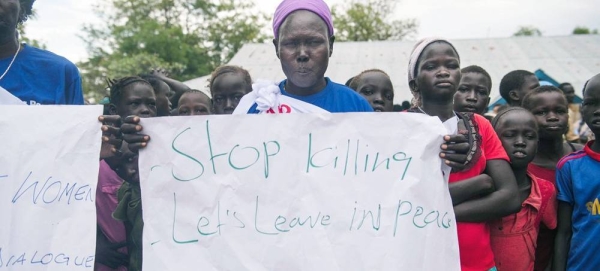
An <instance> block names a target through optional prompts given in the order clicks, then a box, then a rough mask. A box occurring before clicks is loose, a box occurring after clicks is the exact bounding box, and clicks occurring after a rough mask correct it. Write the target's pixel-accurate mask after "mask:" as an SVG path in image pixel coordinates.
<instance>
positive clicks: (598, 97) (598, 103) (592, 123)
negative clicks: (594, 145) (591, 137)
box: [581, 75, 600, 135]
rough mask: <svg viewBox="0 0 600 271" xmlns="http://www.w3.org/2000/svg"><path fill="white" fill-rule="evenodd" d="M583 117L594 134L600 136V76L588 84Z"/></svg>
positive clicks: (582, 108) (582, 107) (582, 111)
mask: <svg viewBox="0 0 600 271" xmlns="http://www.w3.org/2000/svg"><path fill="white" fill-rule="evenodd" d="M581 116H582V118H583V121H585V123H586V124H587V126H588V127H589V128H590V130H591V131H592V132H593V133H594V134H596V135H598V134H600V75H596V76H594V77H593V78H592V79H591V80H590V81H589V82H588V83H587V86H586V88H585V95H584V96H583V105H582V106H581Z"/></svg>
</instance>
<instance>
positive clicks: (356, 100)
mask: <svg viewBox="0 0 600 271" xmlns="http://www.w3.org/2000/svg"><path fill="white" fill-rule="evenodd" d="M328 81H329V83H328V84H329V85H330V86H331V89H332V90H333V92H334V93H335V95H336V96H338V97H339V98H340V100H342V101H341V102H342V103H343V104H344V106H346V107H352V108H348V109H349V111H356V112H372V111H373V108H372V107H371V105H370V104H369V102H367V100H366V99H365V98H364V97H363V96H361V95H360V94H358V93H357V92H356V91H354V90H353V89H351V88H349V87H347V86H345V85H342V84H338V83H335V82H333V81H331V80H329V79H328Z"/></svg>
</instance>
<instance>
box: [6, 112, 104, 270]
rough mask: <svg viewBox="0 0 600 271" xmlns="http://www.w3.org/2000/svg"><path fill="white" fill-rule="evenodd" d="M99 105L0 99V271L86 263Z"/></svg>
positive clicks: (91, 243) (90, 255) (91, 241)
mask: <svg viewBox="0 0 600 271" xmlns="http://www.w3.org/2000/svg"><path fill="white" fill-rule="evenodd" d="M100 114H102V107H101V106H0V153H1V155H0V211H1V216H0V217H1V219H0V270H26V271H38V270H39V271H41V270H57V271H58V270H60V271H65V270H93V267H94V254H95V247H96V206H95V197H96V183H97V180H98V161H99V160H98V159H99V155H100V144H101V139H100V137H101V131H100V123H99V122H98V116H99V115H100Z"/></svg>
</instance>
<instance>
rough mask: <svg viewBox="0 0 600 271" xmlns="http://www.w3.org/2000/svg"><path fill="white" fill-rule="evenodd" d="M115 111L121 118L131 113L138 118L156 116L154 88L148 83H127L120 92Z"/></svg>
mask: <svg viewBox="0 0 600 271" xmlns="http://www.w3.org/2000/svg"><path fill="white" fill-rule="evenodd" d="M116 111H117V112H116V114H118V115H119V116H121V117H123V118H124V117H127V116H131V115H136V116H139V117H140V118H149V117H156V96H155V94H154V89H152V87H151V86H150V85H148V84H142V83H133V84H131V85H128V86H127V87H125V89H124V90H123V93H122V94H121V100H120V102H119V103H118V104H117V105H116Z"/></svg>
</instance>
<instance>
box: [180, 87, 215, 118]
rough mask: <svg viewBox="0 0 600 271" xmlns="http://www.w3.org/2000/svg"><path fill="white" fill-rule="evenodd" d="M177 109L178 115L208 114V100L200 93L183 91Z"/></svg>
mask: <svg viewBox="0 0 600 271" xmlns="http://www.w3.org/2000/svg"><path fill="white" fill-rule="evenodd" d="M177 111H178V115H179V116H195V115H210V113H211V112H210V100H209V99H208V97H207V96H206V95H204V94H202V93H197V92H191V93H184V94H183V95H182V96H181V99H179V107H178V108H177Z"/></svg>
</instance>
